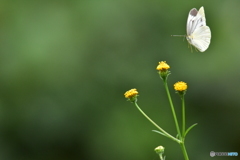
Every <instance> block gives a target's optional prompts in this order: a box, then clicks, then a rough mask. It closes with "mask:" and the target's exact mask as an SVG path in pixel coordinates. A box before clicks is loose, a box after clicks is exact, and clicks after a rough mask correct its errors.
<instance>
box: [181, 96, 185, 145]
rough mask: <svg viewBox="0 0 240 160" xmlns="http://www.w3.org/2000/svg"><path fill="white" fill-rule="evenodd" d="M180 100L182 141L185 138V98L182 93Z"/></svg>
mask: <svg viewBox="0 0 240 160" xmlns="http://www.w3.org/2000/svg"><path fill="white" fill-rule="evenodd" d="M181 100H182V139H183V141H184V138H185V125H186V124H185V123H186V119H185V100H184V95H182V97H181Z"/></svg>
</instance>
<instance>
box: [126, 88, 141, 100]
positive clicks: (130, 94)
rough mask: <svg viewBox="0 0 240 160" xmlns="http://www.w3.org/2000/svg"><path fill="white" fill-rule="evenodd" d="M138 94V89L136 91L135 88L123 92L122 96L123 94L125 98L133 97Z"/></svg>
mask: <svg viewBox="0 0 240 160" xmlns="http://www.w3.org/2000/svg"><path fill="white" fill-rule="evenodd" d="M137 94H138V91H137V89H135V88H134V89H130V90H129V91H127V92H126V93H125V94H124V96H125V98H133V97H135V96H136V95H137Z"/></svg>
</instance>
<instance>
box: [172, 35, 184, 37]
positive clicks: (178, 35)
mask: <svg viewBox="0 0 240 160" xmlns="http://www.w3.org/2000/svg"><path fill="white" fill-rule="evenodd" d="M171 36H172V37H186V35H171Z"/></svg>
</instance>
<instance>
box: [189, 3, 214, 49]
mask: <svg viewBox="0 0 240 160" xmlns="http://www.w3.org/2000/svg"><path fill="white" fill-rule="evenodd" d="M186 38H187V41H188V42H189V44H191V45H193V46H194V47H196V48H197V49H198V50H199V51H200V52H204V51H206V49H207V48H208V47H209V44H210V40H211V31H210V28H209V27H208V26H206V18H205V13H204V8H203V7H201V8H200V9H199V11H198V10H197V9H196V8H193V9H191V10H190V12H189V14H188V19H187V35H186Z"/></svg>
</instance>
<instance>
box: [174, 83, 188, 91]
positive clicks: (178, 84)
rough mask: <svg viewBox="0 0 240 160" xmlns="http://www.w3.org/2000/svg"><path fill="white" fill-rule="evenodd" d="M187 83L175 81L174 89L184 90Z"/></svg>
mask: <svg viewBox="0 0 240 160" xmlns="http://www.w3.org/2000/svg"><path fill="white" fill-rule="evenodd" d="M187 87H188V86H187V83H185V82H183V81H180V82H177V83H175V84H174V89H175V90H176V91H185V90H187Z"/></svg>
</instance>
